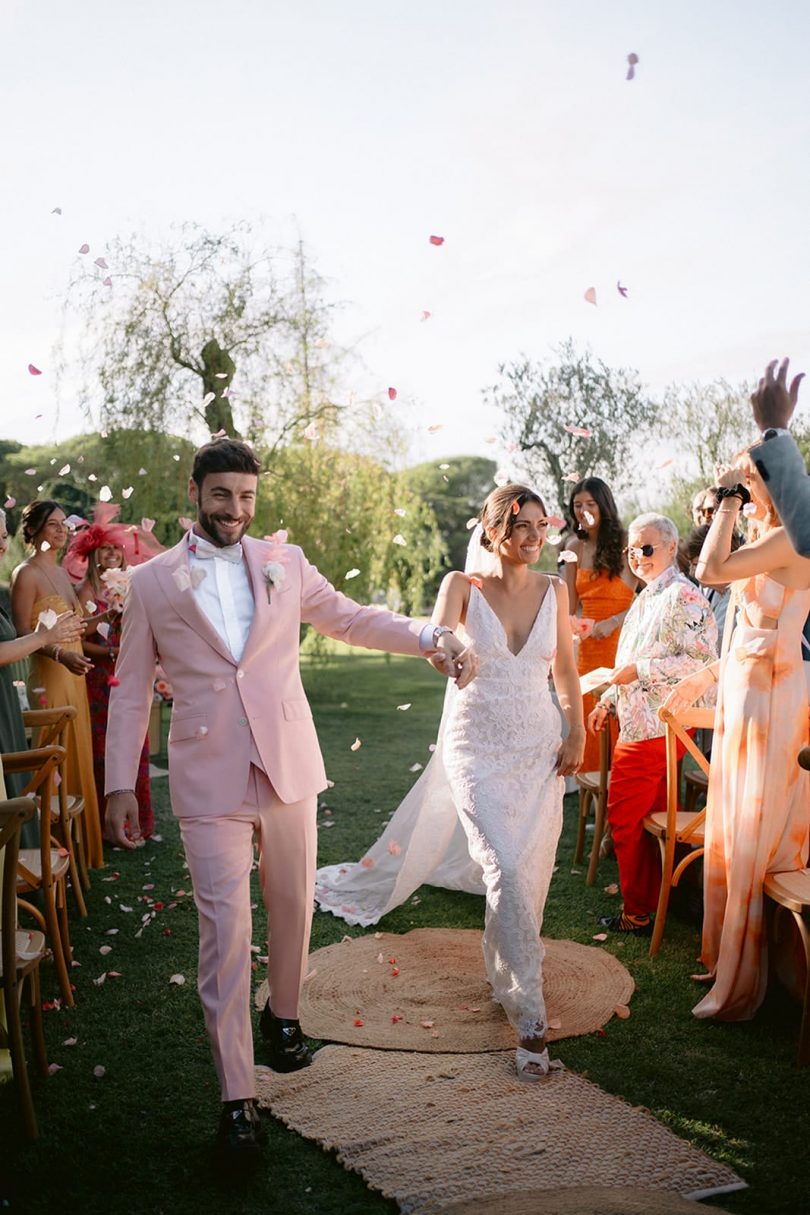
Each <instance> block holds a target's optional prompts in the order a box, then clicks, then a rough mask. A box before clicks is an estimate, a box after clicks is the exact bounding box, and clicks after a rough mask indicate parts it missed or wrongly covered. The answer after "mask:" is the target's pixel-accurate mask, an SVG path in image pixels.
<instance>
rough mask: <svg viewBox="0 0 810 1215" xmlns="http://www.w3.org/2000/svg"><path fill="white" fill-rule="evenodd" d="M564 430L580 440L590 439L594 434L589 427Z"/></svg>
mask: <svg viewBox="0 0 810 1215" xmlns="http://www.w3.org/2000/svg"><path fill="white" fill-rule="evenodd" d="M563 430H567V431H568V433H569V435H576V436H577V438H579V439H590V437H591V435H592V434H593V431H592V430H589V429H588V427H587V426H564V427H563Z"/></svg>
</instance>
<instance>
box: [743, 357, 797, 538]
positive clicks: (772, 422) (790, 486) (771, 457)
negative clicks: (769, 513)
mask: <svg viewBox="0 0 810 1215" xmlns="http://www.w3.org/2000/svg"><path fill="white" fill-rule="evenodd" d="M776 363H777V361H776V359H774V360H773V362H772V363H769V364H768V366H767V367H766V369H765V375H764V376H763V377H762V379H761V380H760V381H759V385H758V387H757V390H756V392H755V393H754V394H753V396H752V397H751V405H752V408H753V413H754V421H755V422H756V424H757V426H758V427H759V429H760V431H761V432H762V441H761V442H760V443H758V444H755V446H754V447H752V448H751V455H752V456H753V457H754V461H755V463H756V467H757V471H758V473H759V475H760V476H761V477H762V479H763V481H765V482H766V484H767V487H768V493H769V495H770V497H771V499H772V501H773V503H774V506H775V509H776V510H777V512H778V514H779V516H780V518H781V519H782V520H783V524H784V528H785V532H786V533H787V536H788V538H789V540H790V542H791V544H792V545H793V547H794V548H795V550H796V552H797V553H800V554H801V556H803V557H810V478H808V476H807V469H806V468H805V464H804V458H803V457H802V453H801V452H800V451H799V448H798V447H797V445H796V441H795V440H794V439H793V437H792V436H791V434H790V432H789V430H788V429H787V427H788V424H789V422H790V419H791V417H792V416H793V411H794V409H795V408H796V403H797V402H798V399H799V386H800V384H801V382H802V380H803V379H804V372H803V371H802V372H800V373H799V374H798V375H796V376H794V377H793V379H792V380H791V382H790V387H789V388H788V386H787V373H788V366H789V360H788V359H783V360H782V362H781V363H780V364H779V371H778V373H777V374H776V375H774V368H775V367H776Z"/></svg>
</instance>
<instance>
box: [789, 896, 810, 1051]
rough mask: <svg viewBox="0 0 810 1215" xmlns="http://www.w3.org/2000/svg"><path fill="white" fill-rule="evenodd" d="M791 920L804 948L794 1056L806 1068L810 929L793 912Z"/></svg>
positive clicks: (809, 1033)
mask: <svg viewBox="0 0 810 1215" xmlns="http://www.w3.org/2000/svg"><path fill="white" fill-rule="evenodd" d="M793 918H794V920H795V921H796V925H797V927H798V929H799V936H800V937H801V941H802V945H803V946H804V1004H803V1006H802V1023H801V1027H800V1029H799V1048H798V1051H797V1054H796V1066H797V1067H807V1065H808V1063H810V929H808V926H807V922H806V921H805V919H804V917H803V916H802V915H801V914H800V913H799V912H798V911H794V912H793Z"/></svg>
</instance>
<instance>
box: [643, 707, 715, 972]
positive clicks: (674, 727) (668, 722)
mask: <svg viewBox="0 0 810 1215" xmlns="http://www.w3.org/2000/svg"><path fill="white" fill-rule="evenodd" d="M658 716H659V717H660V718H661V721H663V722H664V724H665V726H666V740H665V742H666V759H667V808H666V810H665V811H661V810H658V811H655V812H654V813H652V814H648V815H647V817H646V818H645V819H644V830H645V831H649V832H650V834H651V835H653V836H655V838H656V839H657V840H658V846H659V848H660V850H661V893H660V894H659V896H658V908H657V910H656V913H655V926H654V928H653V934H652V940H651V941H650V957H651V958H654V957H655V955H656V954H657V953H658V950H659V949H660V948H661V941H662V939H663V936H664V926H665V924H666V919H667V908H668V907H669V896H670V892H671V890H672V888H673V887H674V886H677V885H678V882H679V881H680V880H681V876H682V875H683V873H684V871H685V870H686V869H687V868H688V867H689V866H690V865H691V864H692V863H693V861H696V860H697V859H698V857H701V856H702V855H703V852H704V834H703V822H704V819H705V818H706V810H705V808H704V809H703V810H701V811H699V812H698V813H697V814H687V813H686V812H685V811H683V810H679V809H678V795H679V792H680V790H679V780H678V751H677V746H678V742H679V741H680V742H681V743H683V745H684V747H685V748H686V751H687V753H688V754H689V755H691V756H692V758H693V759H694V760H695V761H696V763H697V765H698V767H699V768H700V769H701V770H702V771H703V772H705V773H706V775H707V776H708V774H709V761H708V760H707V758H706V756H705V755H704V754H703V752H702V751H701V750H700V749H699V748H698V746H697V744H696V743H695V742H694V741H693V740H692V739H691V738H690V737H689V735H688V734H687V732H686V731H687V730H692V729H703V730H710V729H712V727H713V725H714V709H686V710H685V711H684V712H683V713H679V714H677V716H676V715H675V714H673V713H670V712H669V710H668V709H664V708H663V707H662V708H660V709H659V710H658ZM679 844H680V845H684V846H686V847H687V848H688V849H689V851H688V852H687V853H686V855H685V856H684V857H682V859H681V860H680V861H679V862H678V864H677V865H676V864H675V848H676V846H677V845H679Z"/></svg>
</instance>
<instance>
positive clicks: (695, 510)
mask: <svg viewBox="0 0 810 1215" xmlns="http://www.w3.org/2000/svg"><path fill="white" fill-rule="evenodd" d="M713 514H714V490H713V489H699V490H698V492H697V493H696V494H695V496H694V497H693V498H692V522H693V523H694V525H695V527H703V525H704V524H706V523H711V521H712V515H713Z"/></svg>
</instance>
